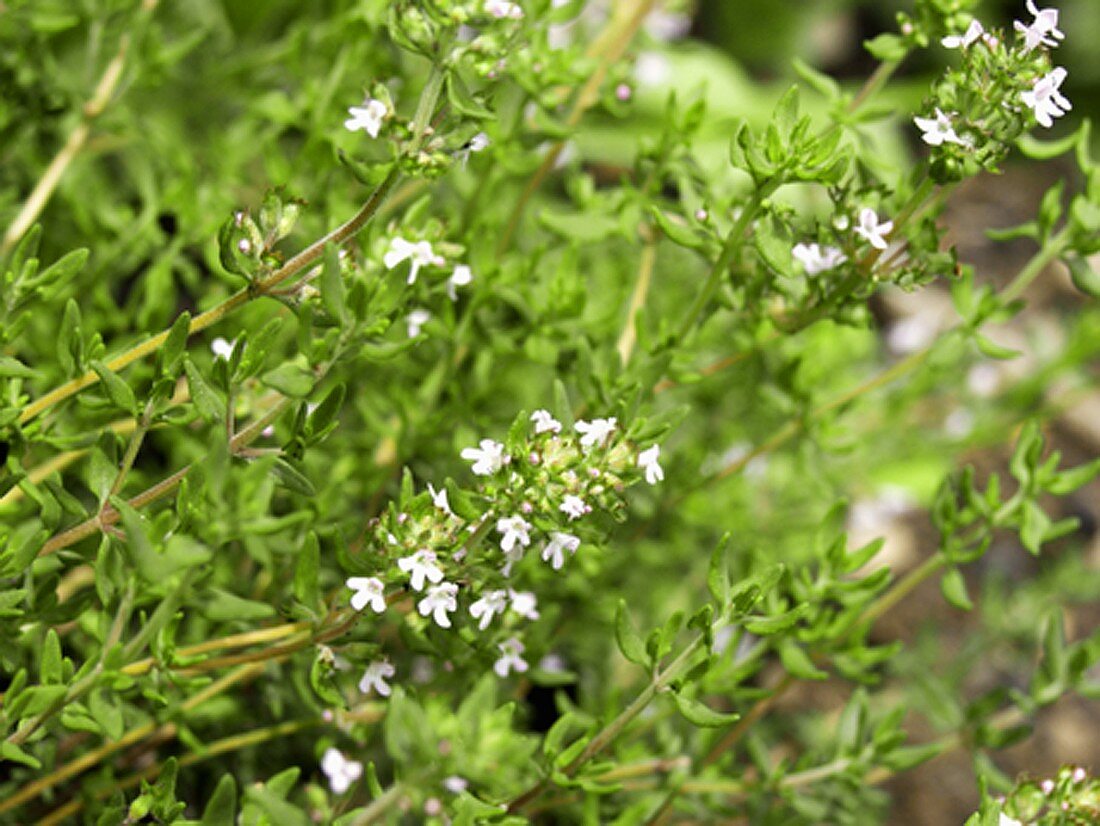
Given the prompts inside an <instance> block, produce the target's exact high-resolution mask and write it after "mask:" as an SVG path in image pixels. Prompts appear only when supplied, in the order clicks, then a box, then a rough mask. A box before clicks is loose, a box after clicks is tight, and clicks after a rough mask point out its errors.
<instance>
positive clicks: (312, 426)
mask: <svg viewBox="0 0 1100 826" xmlns="http://www.w3.org/2000/svg"><path fill="white" fill-rule="evenodd" d="M345 391H346V388H345V386H344V385H343V384H337V385H336V386H335V387H333V388H332V389H331V390H330V391H329V392H328V393H327V394H325V397H324V398H323V399H322V400H321V403H320V404H318V405H317V407H316V409H314V411H313V412H312V413H311V414H310V415H309V420H308V430H309V434H310V436H311V438H314V439H316V438H320V437H321V436H323V435H325V434H326V433H328V432H329V430H330V428H332V427H335V422H336V416H337V415H338V414H339V412H340V408H341V406H342V405H343V403H344V394H345Z"/></svg>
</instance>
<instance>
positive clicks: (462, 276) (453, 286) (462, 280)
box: [447, 264, 474, 301]
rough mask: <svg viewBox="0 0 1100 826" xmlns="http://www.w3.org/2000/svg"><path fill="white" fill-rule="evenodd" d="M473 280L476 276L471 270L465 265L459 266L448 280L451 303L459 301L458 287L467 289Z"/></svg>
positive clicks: (448, 295)
mask: <svg viewBox="0 0 1100 826" xmlns="http://www.w3.org/2000/svg"><path fill="white" fill-rule="evenodd" d="M473 280H474V276H473V273H471V272H470V268H469V267H467V266H466V265H465V264H459V265H458V266H457V267H455V270H454V272H453V273H451V277H450V278H448V279H447V297H448V298H450V299H451V301H458V287H465V286H466V285H467V284H469V283H470V282H471V281H473Z"/></svg>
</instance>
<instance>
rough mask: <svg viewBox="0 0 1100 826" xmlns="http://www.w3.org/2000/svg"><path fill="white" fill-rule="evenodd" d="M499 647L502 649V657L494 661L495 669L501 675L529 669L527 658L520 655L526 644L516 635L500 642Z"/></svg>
mask: <svg viewBox="0 0 1100 826" xmlns="http://www.w3.org/2000/svg"><path fill="white" fill-rule="evenodd" d="M497 648H499V649H500V659H499V660H497V661H496V662H495V663H493V671H495V672H496V673H497V675H498V676H499V677H502V678H503V677H507V676H508V673H509V672H510V671H515V672H516V673H517V674H522V673H523V672H524V671H526V670H527V660H525V659H523V657H521V656H520V655H521V654H522V653H523V650H524V648H525V646H524V644H523V643H521V642H520V641H519V640H517V639H516V638H515V637H511V638H509V639H506V640H505V641H504V642H502V643H499V644H498V645H497Z"/></svg>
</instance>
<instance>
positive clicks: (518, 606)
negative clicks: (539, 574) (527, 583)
mask: <svg viewBox="0 0 1100 826" xmlns="http://www.w3.org/2000/svg"><path fill="white" fill-rule="evenodd" d="M508 596H509V597H511V599H512V610H513V611H515V612H516V613H517V614H519V615H520V616H521V617H523V618H524V619H529V620H537V619H538V618H539V612H538V604H539V601H538V598H537V597H536V596H535V595H534V594H532V593H531V592H530V591H512V590H509V591H508Z"/></svg>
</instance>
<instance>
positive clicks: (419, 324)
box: [405, 309, 432, 338]
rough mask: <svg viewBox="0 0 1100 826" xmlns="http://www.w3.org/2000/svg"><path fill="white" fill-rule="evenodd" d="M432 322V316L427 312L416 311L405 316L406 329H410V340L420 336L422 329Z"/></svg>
mask: <svg viewBox="0 0 1100 826" xmlns="http://www.w3.org/2000/svg"><path fill="white" fill-rule="evenodd" d="M431 320H432V314H431V313H429V312H428V311H427V310H423V309H416V310H413V311H412V312H411V313H409V314H408V315H407V316H405V327H406V328H407V329H408V333H409V338H416V337H417V336H418V335H420V331H421V329H422V328H423V327H424V325H425V324H427V323H428V322H429V321H431Z"/></svg>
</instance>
